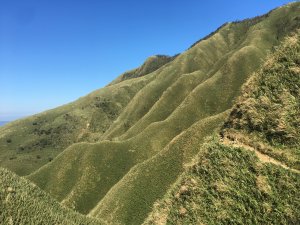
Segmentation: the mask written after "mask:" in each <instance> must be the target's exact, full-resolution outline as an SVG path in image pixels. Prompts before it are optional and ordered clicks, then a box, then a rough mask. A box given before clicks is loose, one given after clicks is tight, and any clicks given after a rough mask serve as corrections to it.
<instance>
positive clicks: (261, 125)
mask: <svg viewBox="0 0 300 225" xmlns="http://www.w3.org/2000/svg"><path fill="white" fill-rule="evenodd" d="M243 89H244V92H243V96H242V97H240V99H239V102H238V103H237V104H236V106H235V107H234V108H233V110H232V112H231V114H230V117H229V119H228V121H227V122H226V123H225V124H224V128H225V131H224V132H225V135H227V136H228V137H230V138H232V139H234V138H239V137H240V139H243V140H240V141H244V142H245V141H246V142H249V143H250V142H253V139H255V140H256V142H258V143H259V142H261V143H265V144H266V145H270V147H269V148H268V147H266V145H265V148H264V147H263V145H261V148H262V149H261V150H262V151H264V152H265V153H267V154H270V155H273V156H274V157H276V158H278V159H280V160H284V161H285V162H286V163H288V164H290V165H291V166H294V167H296V168H300V152H299V145H300V126H299V124H300V30H298V31H297V32H296V33H295V34H294V35H292V36H290V37H288V38H286V40H285V41H284V43H283V44H282V45H281V46H280V47H279V48H277V49H276V52H275V54H273V55H272V56H271V57H269V58H268V60H267V61H266V63H265V65H264V67H263V68H262V69H261V70H260V71H258V72H257V73H255V74H254V75H253V76H252V78H251V79H250V80H249V81H248V82H247V84H246V85H245V86H244V88H243ZM242 134H244V135H249V137H248V138H246V137H243V138H241V136H242ZM223 135H224V134H223ZM247 139H248V141H247ZM249 139H252V141H250V140H249ZM258 143H256V145H258Z"/></svg>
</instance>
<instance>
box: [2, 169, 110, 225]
mask: <svg viewBox="0 0 300 225" xmlns="http://www.w3.org/2000/svg"><path fill="white" fill-rule="evenodd" d="M0 177H1V182H0V224H3V225H6V224H9V225H11V224H12V225H14V224H18V225H19V224H20V225H21V224H24V225H25V224H30V225H41V224H62V225H101V224H105V223H103V222H100V221H99V220H96V219H93V218H88V217H86V216H83V215H81V214H79V213H76V212H74V211H73V210H70V209H68V208H65V207H62V206H61V205H60V204H59V203H58V202H57V201H55V200H54V199H53V198H52V197H51V196H50V195H48V194H47V193H45V192H44V191H42V190H41V189H40V188H38V187H37V186H36V185H34V184H32V183H30V182H29V181H28V180H27V179H24V178H21V177H19V176H17V175H16V174H14V173H12V172H10V171H8V170H7V169H3V168H0Z"/></svg>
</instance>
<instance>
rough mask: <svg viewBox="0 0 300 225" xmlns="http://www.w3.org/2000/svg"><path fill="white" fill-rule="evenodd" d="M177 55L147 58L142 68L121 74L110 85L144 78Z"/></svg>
mask: <svg viewBox="0 0 300 225" xmlns="http://www.w3.org/2000/svg"><path fill="white" fill-rule="evenodd" d="M176 57H177V55H175V56H167V55H154V56H151V57H149V58H148V59H147V60H146V61H145V62H144V63H143V65H142V66H140V67H139V68H136V69H133V70H131V71H128V72H125V73H123V74H122V75H121V76H119V77H118V78H117V79H115V80H114V81H113V82H112V83H111V84H110V85H112V84H116V83H119V82H121V81H124V80H128V79H132V78H137V77H142V76H145V75H147V74H149V73H152V72H154V71H156V70H158V69H159V68H161V67H162V66H164V65H166V64H167V63H169V62H171V61H173V60H174V59H175V58H176Z"/></svg>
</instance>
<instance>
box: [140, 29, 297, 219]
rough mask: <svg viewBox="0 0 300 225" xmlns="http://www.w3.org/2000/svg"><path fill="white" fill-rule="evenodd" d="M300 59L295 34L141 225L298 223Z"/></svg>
mask: <svg viewBox="0 0 300 225" xmlns="http://www.w3.org/2000/svg"><path fill="white" fill-rule="evenodd" d="M299 60H300V30H298V31H296V33H294V34H293V35H291V36H290V37H288V38H286V39H285V41H284V42H283V44H282V45H280V47H278V48H276V51H275V53H274V54H272V55H271V56H270V57H268V59H267V60H266V62H265V64H264V66H263V67H262V68H261V69H260V70H259V71H258V72H257V73H255V74H253V75H252V76H251V78H250V79H249V81H248V82H247V83H246V85H245V86H244V88H243V94H242V97H240V99H239V101H238V103H237V104H236V105H235V106H234V107H233V109H232V111H231V113H230V115H229V118H228V119H227V120H226V122H225V124H224V126H223V129H222V131H221V137H222V139H221V140H220V137H216V136H215V137H214V138H213V139H211V140H208V141H207V143H205V144H203V145H202V146H201V147H200V148H199V149H200V150H199V153H198V155H197V157H196V160H195V162H194V163H193V165H191V166H190V167H189V168H187V169H186V171H185V172H184V173H183V174H182V175H181V176H180V178H179V179H178V180H177V181H176V182H175V184H174V185H173V187H172V188H171V189H170V190H169V191H168V193H167V194H166V195H165V197H164V199H163V200H161V201H158V202H157V203H156V204H154V210H153V212H152V213H151V215H150V216H149V217H148V219H147V220H146V222H145V224H299V223H300V193H299V189H300V170H299V166H298V165H299V160H300V143H299V140H298V139H299V129H300V127H299V118H300V114H299V113H300V108H299V106H300V104H299V101H300V92H299V91H300V89H299V88H300V61H299ZM228 139H229V141H228ZM270 156H271V158H270ZM272 157H274V159H273V158H272Z"/></svg>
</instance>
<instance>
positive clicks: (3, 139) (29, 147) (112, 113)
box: [0, 77, 153, 175]
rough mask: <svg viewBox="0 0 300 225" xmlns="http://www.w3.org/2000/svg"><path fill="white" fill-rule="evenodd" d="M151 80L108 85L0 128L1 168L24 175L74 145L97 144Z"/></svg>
mask: <svg viewBox="0 0 300 225" xmlns="http://www.w3.org/2000/svg"><path fill="white" fill-rule="evenodd" d="M151 79H153V78H151V77H144V78H141V79H139V80H134V81H130V82H127V81H125V82H122V83H120V84H116V85H114V86H108V87H105V88H102V89H100V90H97V91H94V92H93V93H91V94H89V95H87V96H85V97H83V98H80V99H78V100H77V101H75V102H73V103H70V104H67V105H64V106H61V107H59V108H56V109H53V110H49V111H46V112H44V113H40V114H37V115H35V116H32V117H28V118H26V119H22V120H17V121H14V122H12V123H9V124H6V125H5V126H3V127H0V165H1V166H3V167H6V168H9V169H10V170H12V171H14V172H16V173H17V174H19V175H27V174H29V173H31V172H33V171H35V170H36V169H38V168H39V167H41V166H42V165H45V164H47V163H48V162H50V161H52V160H53V159H54V158H55V157H56V156H57V155H58V154H59V153H61V152H62V151H63V150H64V149H65V148H66V147H68V146H69V145H71V144H73V143H76V142H82V141H88V142H96V141H98V140H99V139H100V137H101V136H102V134H103V133H104V132H105V131H106V130H107V129H108V127H109V126H110V125H111V123H112V122H113V121H114V120H115V119H116V118H117V117H118V115H119V114H120V113H121V112H122V110H123V108H124V107H125V106H126V105H127V103H128V102H129V101H130V100H131V99H132V97H133V96H134V95H135V94H136V93H137V92H138V91H139V90H140V89H141V88H142V87H143V86H144V85H145V84H147V83H148V82H150V81H151Z"/></svg>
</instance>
